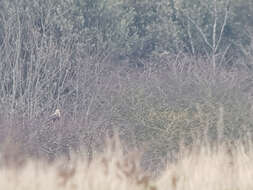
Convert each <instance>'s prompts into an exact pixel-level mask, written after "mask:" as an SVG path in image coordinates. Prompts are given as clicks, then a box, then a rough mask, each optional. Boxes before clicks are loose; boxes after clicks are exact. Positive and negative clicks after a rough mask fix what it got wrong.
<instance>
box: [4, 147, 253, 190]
mask: <svg viewBox="0 0 253 190" xmlns="http://www.w3.org/2000/svg"><path fill="white" fill-rule="evenodd" d="M252 159H253V151H248V152H247V153H246V151H245V149H244V148H243V146H241V145H237V146H236V148H234V149H229V150H228V149H227V148H220V149H219V150H216V151H212V150H211V149H210V148H201V149H195V150H194V151H192V152H191V153H183V154H182V155H181V157H180V158H179V160H178V161H177V162H176V163H169V164H168V166H167V168H166V169H165V170H164V171H163V172H162V174H161V175H160V176H158V177H157V178H151V177H149V176H148V175H146V174H145V172H144V171H142V170H141V167H140V166H139V161H140V158H139V154H137V153H133V154H127V155H125V154H123V152H122V151H121V149H120V148H118V147H117V146H114V147H113V148H112V147H111V148H108V149H107V151H105V152H104V153H103V154H102V155H97V156H96V157H95V158H94V159H93V160H92V161H91V162H90V163H89V164H88V162H87V160H85V159H83V158H80V157H72V158H71V161H64V160H60V159H59V160H58V161H56V162H54V163H51V164H48V163H45V162H42V161H38V160H37V161H32V160H30V161H27V162H26V163H25V164H24V165H23V166H21V167H16V166H15V167H11V166H10V165H8V166H3V167H1V169H0V189H5V190H14V189H17V190H32V189H36V190H44V189H47V190H55V189H66V190H68V189H71V190H75V189H77V190H78V189H82V190H83V189H84V190H86V189H87V190H100V189H101V190H114V189H115V190H124V189H125V190H130V189H131V190H135V189H136V190H168V189H174V190H175V189H178V190H179V189H182V190H184V189H185V190H186V189H187V190H191V189H212V190H216V189H217V190H228V189H229V190H233V189H235V190H244V189H245V190H246V189H252V188H253V181H252V179H253V164H252Z"/></svg>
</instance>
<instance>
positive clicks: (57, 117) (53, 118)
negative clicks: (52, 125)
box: [47, 109, 61, 123]
mask: <svg viewBox="0 0 253 190" xmlns="http://www.w3.org/2000/svg"><path fill="white" fill-rule="evenodd" d="M60 118H61V113H60V110H59V109H56V110H55V112H54V113H53V114H52V115H50V116H49V117H48V120H47V123H48V122H51V121H53V122H55V121H58V120H60Z"/></svg>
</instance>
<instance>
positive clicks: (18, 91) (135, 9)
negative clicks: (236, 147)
mask: <svg viewBox="0 0 253 190" xmlns="http://www.w3.org/2000/svg"><path fill="white" fill-rule="evenodd" d="M251 18H253V3H252V1H251V0H241V1H238V0H204V1H203V0H192V1H187V0H178V1H175V0H169V1H168V0H46V1H45V0H0V108H1V109H0V121H1V123H0V130H1V132H0V134H1V135H3V136H2V137H5V136H10V137H12V139H14V141H15V142H17V143H19V144H23V145H24V146H23V147H24V149H27V150H28V149H29V150H28V152H32V153H36V154H38V155H39V154H41V152H44V153H46V154H48V155H55V154H56V153H57V152H65V151H66V150H67V149H68V148H69V147H72V148H74V149H76V148H77V147H80V145H81V146H86V147H87V148H88V152H89V155H90V156H91V155H92V154H93V149H94V148H95V149H97V150H98V149H100V147H101V146H102V145H103V137H104V136H105V134H106V133H108V132H112V129H115V128H117V129H118V130H119V133H120V135H121V136H122V138H123V139H124V140H125V142H126V144H128V145H129V146H132V145H135V146H137V147H142V149H143V147H146V149H145V153H147V155H149V156H150V155H151V157H149V156H147V157H148V158H153V160H148V159H147V160H146V163H148V162H149V161H150V162H154V157H160V156H164V155H167V156H168V155H169V153H168V152H169V151H174V150H178V148H179V144H180V143H182V139H184V140H183V143H184V144H186V145H189V144H192V143H193V142H194V140H196V139H198V140H199V141H201V142H204V141H205V142H206V141H209V140H210V141H212V140H215V141H224V140H225V139H226V140H228V139H243V138H246V137H245V135H246V134H247V139H248V138H251V133H252V126H253V121H252V117H251V116H252V106H251V105H252V93H253V92H252V82H253V78H252V70H251V67H252V57H253V45H252V37H253V22H252V19H251ZM56 108H59V109H60V110H61V112H62V118H63V119H62V120H61V122H60V123H58V124H57V126H55V128H50V127H49V128H48V126H47V124H45V122H44V121H45V119H46V118H47V117H48V115H49V114H50V113H51V112H53V111H54V110H55V109H56ZM12 129H13V130H12ZM6 134H7V135H6ZM2 137H1V139H4V138H2ZM172 155H173V154H171V157H173V156H172ZM157 163H159V161H157ZM147 165H148V164H147Z"/></svg>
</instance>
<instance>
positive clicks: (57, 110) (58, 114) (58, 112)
mask: <svg viewBox="0 0 253 190" xmlns="http://www.w3.org/2000/svg"><path fill="white" fill-rule="evenodd" d="M54 114H55V115H56V116H57V117H61V113H60V110H59V109H56V110H55V112H54Z"/></svg>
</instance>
